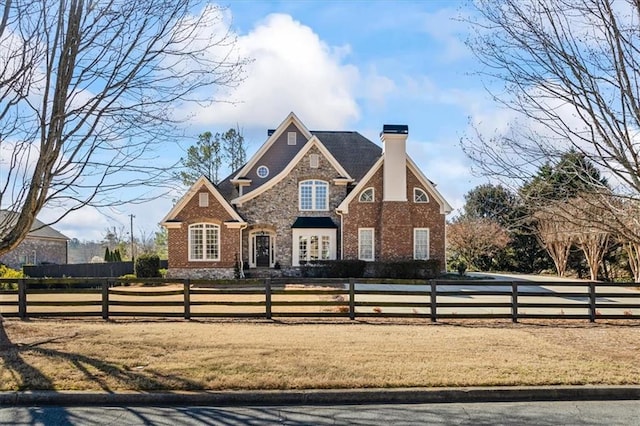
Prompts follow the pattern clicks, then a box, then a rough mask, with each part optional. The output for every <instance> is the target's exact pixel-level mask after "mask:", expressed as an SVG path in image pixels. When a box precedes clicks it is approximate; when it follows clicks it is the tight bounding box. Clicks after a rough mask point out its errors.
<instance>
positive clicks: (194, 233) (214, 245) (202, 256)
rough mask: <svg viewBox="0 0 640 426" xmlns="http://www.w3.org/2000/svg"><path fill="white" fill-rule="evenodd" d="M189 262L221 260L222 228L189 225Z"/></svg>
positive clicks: (204, 224) (208, 225)
mask: <svg viewBox="0 0 640 426" xmlns="http://www.w3.org/2000/svg"><path fill="white" fill-rule="evenodd" d="M189 260H213V261H217V260H220V226H218V225H215V224H212V223H196V224H194V225H189Z"/></svg>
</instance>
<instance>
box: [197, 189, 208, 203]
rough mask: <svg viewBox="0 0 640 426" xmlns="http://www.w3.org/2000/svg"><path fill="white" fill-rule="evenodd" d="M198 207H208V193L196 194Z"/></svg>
mask: <svg viewBox="0 0 640 426" xmlns="http://www.w3.org/2000/svg"><path fill="white" fill-rule="evenodd" d="M198 206H200V207H209V193H208V192H200V193H199V194H198Z"/></svg>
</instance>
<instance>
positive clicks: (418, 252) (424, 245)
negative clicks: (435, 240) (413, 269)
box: [413, 229, 429, 260]
mask: <svg viewBox="0 0 640 426" xmlns="http://www.w3.org/2000/svg"><path fill="white" fill-rule="evenodd" d="M414 239H415V240H414V246H413V251H414V253H413V256H414V258H415V259H419V260H426V259H428V258H429V230H428V229H416V230H415V231H414Z"/></svg>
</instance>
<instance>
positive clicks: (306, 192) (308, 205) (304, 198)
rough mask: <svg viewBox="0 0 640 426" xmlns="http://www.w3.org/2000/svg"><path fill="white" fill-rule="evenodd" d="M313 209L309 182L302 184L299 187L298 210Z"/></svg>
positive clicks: (311, 190) (311, 187)
mask: <svg viewBox="0 0 640 426" xmlns="http://www.w3.org/2000/svg"><path fill="white" fill-rule="evenodd" d="M311 209H313V185H312V183H311V182H303V183H302V184H301V185H300V210H311Z"/></svg>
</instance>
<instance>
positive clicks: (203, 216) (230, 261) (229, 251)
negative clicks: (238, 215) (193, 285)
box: [168, 186, 240, 275]
mask: <svg viewBox="0 0 640 426" xmlns="http://www.w3.org/2000/svg"><path fill="white" fill-rule="evenodd" d="M202 192H206V193H208V194H209V206H208V207H200V206H199V194H200V193H202ZM233 220H234V218H233V217H232V216H231V215H230V214H229V213H228V212H227V211H226V209H225V208H224V207H223V206H222V205H221V204H220V202H219V201H218V200H217V199H216V197H215V196H214V195H213V194H212V193H211V192H210V191H209V190H208V189H207V188H206V187H205V186H202V187H201V188H200V189H199V190H198V191H197V192H196V193H195V195H194V196H193V197H191V199H190V200H189V201H188V202H187V203H186V204H185V205H184V207H183V208H182V209H181V210H180V211H179V212H178V214H177V215H176V216H175V217H174V218H173V221H174V222H180V225H179V227H169V228H168V234H169V238H168V248H169V269H170V270H175V271H177V270H183V271H185V272H188V271H189V270H192V272H193V273H194V274H196V273H197V270H206V269H209V268H226V269H230V270H231V271H233V267H234V264H235V260H236V254H238V249H239V247H240V245H239V244H240V230H239V229H238V228H234V227H229V226H227V225H226V224H225V223H224V222H230V221H233ZM197 223H210V224H215V225H218V226H220V260H219V261H200V260H198V261H189V225H193V224H197ZM199 275H201V273H200V274H199Z"/></svg>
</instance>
